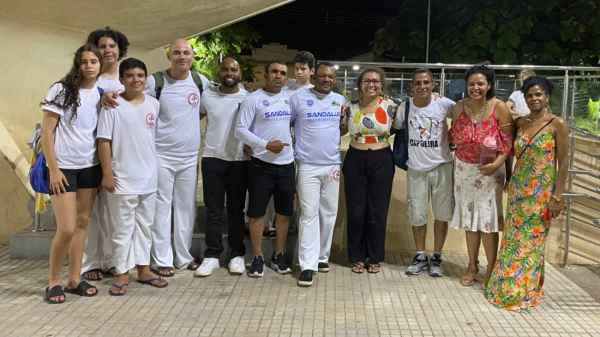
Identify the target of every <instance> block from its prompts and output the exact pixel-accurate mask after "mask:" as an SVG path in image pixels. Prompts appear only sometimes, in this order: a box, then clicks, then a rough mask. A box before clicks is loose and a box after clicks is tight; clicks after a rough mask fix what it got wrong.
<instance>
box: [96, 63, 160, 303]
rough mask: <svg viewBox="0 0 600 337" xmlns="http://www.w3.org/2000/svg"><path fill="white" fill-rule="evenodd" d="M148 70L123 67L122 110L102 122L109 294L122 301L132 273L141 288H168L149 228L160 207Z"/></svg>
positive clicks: (104, 114) (105, 112) (103, 115)
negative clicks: (153, 261) (155, 261)
mask: <svg viewBox="0 0 600 337" xmlns="http://www.w3.org/2000/svg"><path fill="white" fill-rule="evenodd" d="M146 76H147V72H146V66H145V65H144V63H143V62H142V61H140V60H137V59H132V58H130V59H127V60H125V61H123V63H122V64H121V68H120V69H119V77H120V78H121V82H122V83H123V85H124V86H125V91H124V92H123V93H122V94H121V95H120V96H119V97H118V98H117V102H118V103H119V104H118V106H116V107H115V108H111V109H106V108H103V109H102V111H101V112H100V119H99V122H98V135H97V138H98V154H99V157H100V162H101V164H102V175H103V177H102V188H103V189H106V191H107V192H108V193H107V197H108V208H109V213H110V216H111V221H110V224H111V226H112V229H111V233H112V237H111V239H112V240H111V244H112V247H113V262H114V263H115V268H116V271H117V279H116V281H115V282H114V283H113V285H112V286H111V288H110V290H109V291H108V293H109V294H110V295H112V296H123V295H125V293H126V291H127V286H128V285H129V270H130V269H131V268H133V267H137V271H138V276H137V282H139V283H142V284H147V285H150V286H153V287H156V288H164V287H166V286H168V283H167V282H166V281H165V280H164V279H162V278H161V277H158V276H157V275H155V274H154V273H152V272H151V271H150V245H151V244H152V238H151V234H150V227H151V226H152V222H153V219H154V209H155V204H156V186H157V174H156V145H155V143H154V137H155V129H156V120H157V115H159V107H158V101H157V100H156V99H154V98H152V97H150V96H148V95H145V94H144V93H143V92H142V90H143V88H144V85H145V83H146Z"/></svg>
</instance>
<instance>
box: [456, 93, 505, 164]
mask: <svg viewBox="0 0 600 337" xmlns="http://www.w3.org/2000/svg"><path fill="white" fill-rule="evenodd" d="M496 103H498V101H496ZM462 104H463V110H462V112H461V113H460V115H459V116H458V119H457V120H456V121H455V122H454V125H453V126H452V128H451V129H450V142H452V143H454V145H456V150H455V154H456V157H457V158H458V159H460V160H461V161H463V162H466V163H470V164H477V163H479V157H480V156H481V147H482V146H481V144H483V140H484V139H485V138H486V137H487V136H492V137H494V138H495V139H496V144H497V146H498V152H501V153H502V154H504V155H507V156H512V155H513V142H512V137H511V136H510V134H508V133H506V132H504V131H503V130H502V128H501V127H500V126H499V125H498V118H496V104H494V110H493V111H492V114H491V115H490V116H489V117H488V118H487V119H485V120H483V121H481V122H479V123H477V124H474V123H473V121H472V120H471V119H470V118H469V117H468V116H467V114H466V113H465V106H464V102H463V103H462Z"/></svg>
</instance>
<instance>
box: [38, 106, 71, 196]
mask: <svg viewBox="0 0 600 337" xmlns="http://www.w3.org/2000/svg"><path fill="white" fill-rule="evenodd" d="M43 111H44V117H43V119H42V135H41V140H42V150H43V151H44V156H45V157H46V163H47V165H48V170H49V171H50V182H49V183H50V186H49V187H50V190H51V191H52V193H54V194H56V195H57V196H59V195H61V194H64V193H66V192H67V190H66V188H65V186H69V182H68V181H67V178H66V177H65V175H64V174H63V173H62V171H61V170H60V169H59V168H58V160H57V159H56V152H55V151H54V130H55V129H56V125H57V124H58V120H59V118H60V115H59V114H57V113H55V112H53V111H49V110H43Z"/></svg>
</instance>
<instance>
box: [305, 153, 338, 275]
mask: <svg viewBox="0 0 600 337" xmlns="http://www.w3.org/2000/svg"><path fill="white" fill-rule="evenodd" d="M297 181H298V198H299V199H300V220H299V225H298V230H299V241H300V245H299V246H298V260H299V262H300V268H301V269H302V270H307V269H309V270H314V271H317V269H318V265H319V262H324V263H328V262H329V252H330V251H331V240H332V238H333V229H334V227H335V219H336V217H337V210H338V197H339V192H340V165H312V164H306V163H298V175H297Z"/></svg>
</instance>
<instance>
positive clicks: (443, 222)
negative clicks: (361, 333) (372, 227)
mask: <svg viewBox="0 0 600 337" xmlns="http://www.w3.org/2000/svg"><path fill="white" fill-rule="evenodd" d="M434 86H435V82H433V78H432V76H431V72H429V70H427V69H417V70H416V71H415V72H414V73H413V79H412V82H411V84H410V87H411V89H412V91H413V92H414V95H415V96H414V98H412V99H410V100H408V101H407V102H404V103H402V105H400V107H399V108H398V112H397V113H396V117H395V119H394V123H393V128H394V129H396V130H400V129H401V128H402V124H403V122H404V118H405V113H406V104H409V109H410V110H409V114H408V121H407V122H408V123H407V127H408V130H407V132H408V162H407V163H406V164H407V166H408V170H407V172H406V180H407V186H406V201H407V208H408V209H407V216H408V221H409V222H410V224H411V225H412V229H413V237H414V240H415V245H416V248H417V254H416V255H415V257H414V258H413V263H412V265H410V266H408V268H407V269H406V274H407V275H419V274H421V271H423V270H429V276H432V277H440V276H443V270H442V267H441V264H442V248H443V247H444V242H445V241H446V234H447V233H448V221H450V220H452V215H453V212H454V193H453V169H452V153H451V152H450V146H449V142H448V123H447V122H446V119H447V118H452V109H454V105H455V104H456V103H454V102H453V101H452V100H449V99H447V98H445V97H442V98H437V99H434V96H433V94H432V90H433V88H434ZM429 202H431V208H432V209H433V216H434V218H435V221H434V236H435V239H434V249H433V250H434V251H433V256H432V257H431V263H429V262H428V259H427V255H426V253H425V235H426V233H427V226H426V225H427V212H428V210H429Z"/></svg>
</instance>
